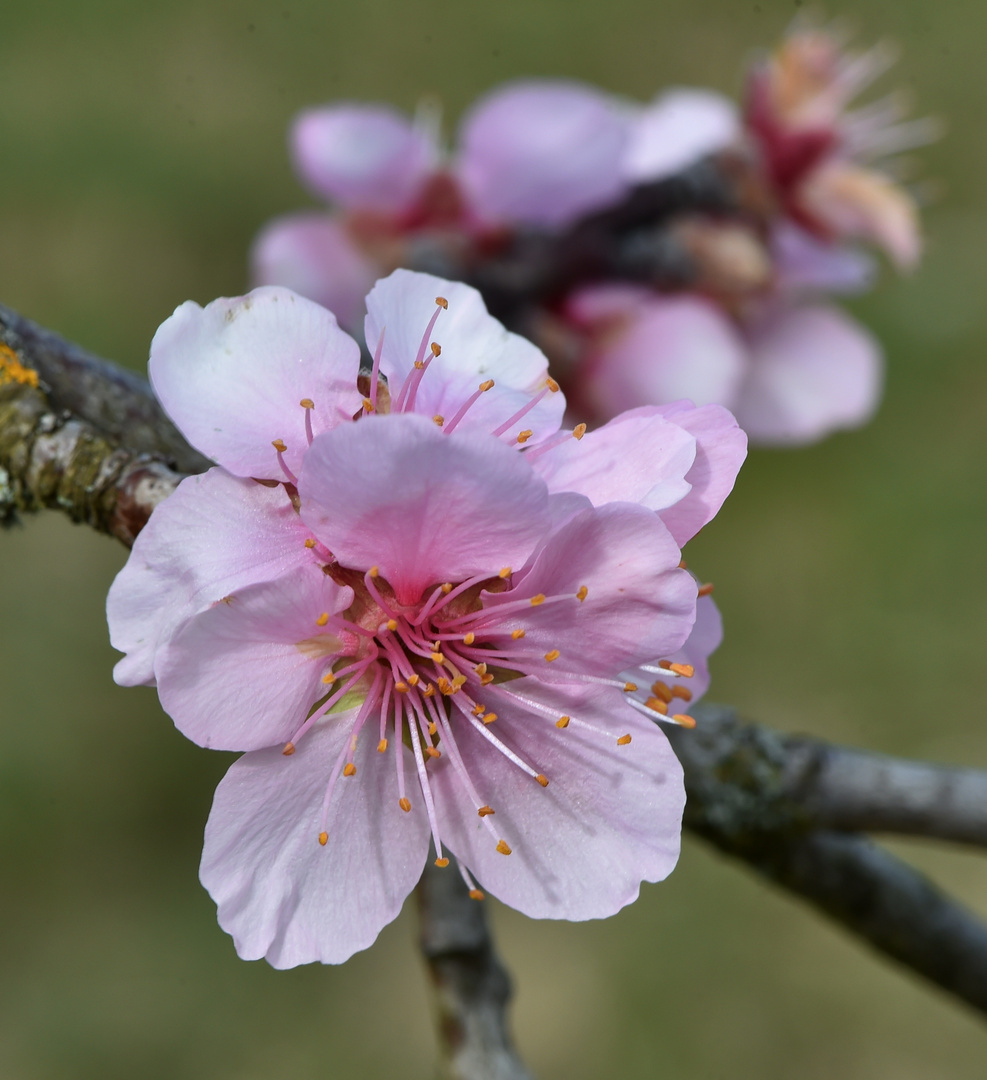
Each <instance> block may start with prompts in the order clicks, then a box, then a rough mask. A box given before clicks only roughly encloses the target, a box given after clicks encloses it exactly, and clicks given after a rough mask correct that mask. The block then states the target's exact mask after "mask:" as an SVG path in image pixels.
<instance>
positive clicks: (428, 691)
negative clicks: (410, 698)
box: [422, 683, 435, 697]
mask: <svg viewBox="0 0 987 1080" xmlns="http://www.w3.org/2000/svg"><path fill="white" fill-rule="evenodd" d="M434 693H435V687H434V686H433V685H432V683H429V684H428V686H427V687H426V688H425V689H424V690H423V691H422V697H431V696H432V695H433V694H434Z"/></svg>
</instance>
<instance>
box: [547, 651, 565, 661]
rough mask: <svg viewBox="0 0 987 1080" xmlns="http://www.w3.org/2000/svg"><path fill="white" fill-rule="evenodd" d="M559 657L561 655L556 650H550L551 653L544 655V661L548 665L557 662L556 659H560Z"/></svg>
mask: <svg viewBox="0 0 987 1080" xmlns="http://www.w3.org/2000/svg"><path fill="white" fill-rule="evenodd" d="M561 655H562V654H561V653H560V652H559V650H558V649H552V651H551V652H547V653H545V659H546V660H547V661H548V662H549V663H551V662H552V661H553V660H558V658H559V657H560V656H561Z"/></svg>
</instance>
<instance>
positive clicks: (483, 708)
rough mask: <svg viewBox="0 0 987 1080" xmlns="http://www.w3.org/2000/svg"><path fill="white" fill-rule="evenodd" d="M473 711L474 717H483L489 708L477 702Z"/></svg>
mask: <svg viewBox="0 0 987 1080" xmlns="http://www.w3.org/2000/svg"><path fill="white" fill-rule="evenodd" d="M471 711H472V713H473V715H474V716H482V715H483V714H484V713H485V712H486V711H487V707H486V705H481V704H480V703H479V702H477V703H476V704H475V705H474V706H473V708H472V710H471Z"/></svg>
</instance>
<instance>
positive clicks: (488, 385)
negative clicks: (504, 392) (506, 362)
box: [480, 379, 494, 393]
mask: <svg viewBox="0 0 987 1080" xmlns="http://www.w3.org/2000/svg"><path fill="white" fill-rule="evenodd" d="M493 388H494V381H493V379H484V381H483V382H482V383H480V389H481V390H482V391H483V392H484V393H486V392H487V391H488V390H492V389H493Z"/></svg>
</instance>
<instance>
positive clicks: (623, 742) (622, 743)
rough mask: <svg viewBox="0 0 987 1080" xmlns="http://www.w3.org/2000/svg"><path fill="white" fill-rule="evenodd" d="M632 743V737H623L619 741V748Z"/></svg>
mask: <svg viewBox="0 0 987 1080" xmlns="http://www.w3.org/2000/svg"><path fill="white" fill-rule="evenodd" d="M630 741H631V737H630V735H621V736H620V738H619V739H618V740H617V745H618V746H626V745H627V744H628V743H629V742H630Z"/></svg>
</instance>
